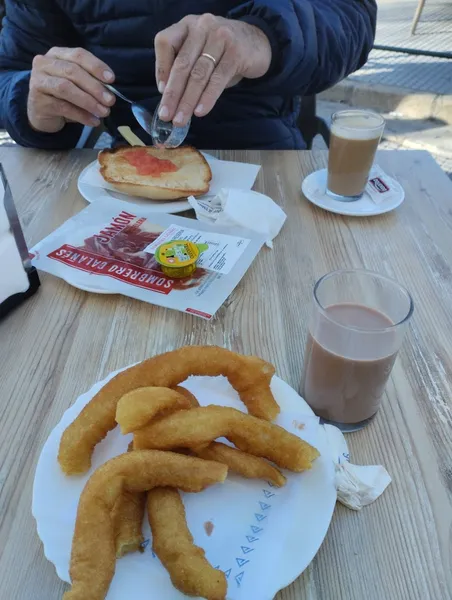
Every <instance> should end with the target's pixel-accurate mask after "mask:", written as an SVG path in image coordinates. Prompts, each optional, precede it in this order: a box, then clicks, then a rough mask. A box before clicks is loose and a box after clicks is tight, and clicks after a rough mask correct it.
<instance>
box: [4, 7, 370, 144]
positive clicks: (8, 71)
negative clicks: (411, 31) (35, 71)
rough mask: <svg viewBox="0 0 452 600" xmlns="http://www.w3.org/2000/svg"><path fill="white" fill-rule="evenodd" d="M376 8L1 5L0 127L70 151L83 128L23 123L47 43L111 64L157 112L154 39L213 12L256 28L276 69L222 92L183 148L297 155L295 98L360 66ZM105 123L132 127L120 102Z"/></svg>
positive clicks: (120, 81) (122, 86) (21, 138)
mask: <svg viewBox="0 0 452 600" xmlns="http://www.w3.org/2000/svg"><path fill="white" fill-rule="evenodd" d="M376 10H377V9H376V3H375V0H249V1H243V0H6V18H5V20H4V23H3V30H2V33H1V43H0V111H1V112H0V121H1V122H3V124H4V127H5V128H6V129H7V130H8V132H9V133H10V135H11V136H12V137H13V138H14V139H15V140H16V141H17V142H18V143H19V144H22V145H23V146H30V147H39V148H52V149H58V148H71V147H73V146H75V145H76V143H77V141H78V139H79V136H80V134H81V130H82V127H81V126H80V125H77V124H68V125H66V126H65V127H64V129H63V130H62V131H60V132H59V133H56V134H43V133H38V132H36V131H33V130H32V129H31V128H30V126H29V125H28V120H27V113H26V105H27V95H28V86H29V77H30V68H31V63H32V59H33V57H34V56H35V55H36V54H45V53H46V52H47V51H48V50H49V49H50V48H51V47H53V46H64V47H75V46H81V47H83V48H86V49H87V50H89V51H90V52H92V53H93V54H95V55H96V56H98V57H99V58H100V59H102V60H103V61H105V62H106V63H107V64H108V65H110V67H111V68H112V69H113V71H114V72H115V74H116V85H117V87H118V88H119V90H120V91H122V92H123V93H124V94H126V95H127V96H129V97H131V98H134V99H136V100H138V101H141V102H143V103H144V104H146V105H148V106H149V107H150V108H151V109H154V108H155V106H156V105H157V103H158V100H159V94H158V91H157V88H156V82H155V76H154V61H155V55H154V49H153V43H154V36H155V35H156V34H157V33H158V32H159V31H160V30H162V29H165V28H166V27H168V26H169V25H171V24H173V23H176V22H178V21H179V20H180V19H182V18H183V17H184V16H186V15H188V14H203V13H207V12H210V13H213V14H215V15H218V16H224V17H228V18H231V19H240V20H243V21H246V22H248V23H251V24H253V25H256V26H257V27H260V28H261V29H262V30H263V31H264V32H265V33H266V35H267V36H268V38H269V39H270V42H271V46H272V50H273V61H272V67H271V69H270V71H269V73H268V74H267V75H266V76H264V77H263V78H261V79H256V80H243V81H242V82H241V83H240V84H238V85H237V86H235V87H233V88H230V89H228V90H226V91H225V92H224V93H223V95H222V97H221V98H220V100H219V101H218V103H217V105H216V106H215V108H214V110H213V111H212V112H211V114H210V115H208V116H206V117H204V118H200V119H196V118H195V119H193V122H192V126H191V130H190V136H189V139H188V142H189V143H192V144H193V145H195V146H197V147H198V148H212V149H213V148H303V146H304V144H303V140H302V138H301V135H300V133H299V130H298V129H297V125H296V118H297V112H298V104H299V103H298V97H299V96H303V95H311V94H316V93H318V92H320V91H322V90H324V89H325V88H328V87H329V86H331V85H333V84H334V83H336V82H337V81H339V80H340V79H342V78H343V77H345V76H346V75H347V74H349V73H351V72H352V71H354V70H356V69H358V68H359V67H360V66H362V65H363V64H364V63H365V61H366V59H367V55H368V52H369V50H370V48H371V47H372V43H373V38H374V30H375V21H376ZM106 125H107V127H108V129H109V130H110V132H111V133H112V134H113V135H117V131H116V128H117V126H119V125H130V126H131V127H132V128H135V130H137V129H136V123H135V122H134V120H133V117H132V116H131V114H130V110H129V109H128V108H127V106H126V105H124V103H123V102H119V101H118V102H117V103H116V105H115V107H114V108H113V110H112V113H111V116H110V117H109V118H108V119H107V120H106ZM140 136H141V137H143V138H144V134H143V133H142V132H140ZM148 141H149V140H148Z"/></svg>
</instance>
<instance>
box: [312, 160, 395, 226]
mask: <svg viewBox="0 0 452 600" xmlns="http://www.w3.org/2000/svg"><path fill="white" fill-rule="evenodd" d="M326 180H327V170H326V169H321V170H320V171H315V173H311V174H310V175H308V176H307V177H306V178H305V179H304V181H303V183H302V186H301V189H302V192H303V194H304V195H305V197H306V198H307V199H308V200H309V202H311V203H312V204H315V205H316V206H318V207H320V208H323V209H324V210H328V211H329V212H332V213H336V214H338V215H347V216H349V217H372V216H374V215H383V214H384V213H387V212H390V211H391V210H394V209H395V208H397V207H398V206H400V205H401V204H402V202H403V201H404V200H405V191H404V189H403V187H402V186H401V185H400V184H399V183H398V182H396V181H395V182H394V185H395V188H396V191H397V192H398V194H397V196H396V197H395V198H394V199H393V200H387V201H384V202H382V203H381V204H375V202H373V201H372V199H371V198H370V197H369V196H368V195H367V194H364V196H363V197H362V198H361V199H360V200H356V201H354V202H341V201H340V200H334V198H331V196H328V195H327V193H326Z"/></svg>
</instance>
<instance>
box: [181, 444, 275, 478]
mask: <svg viewBox="0 0 452 600" xmlns="http://www.w3.org/2000/svg"><path fill="white" fill-rule="evenodd" d="M192 452H193V453H194V454H195V455H196V456H199V458H204V459H205V460H214V461H216V462H220V463H222V464H223V465H226V466H227V467H228V471H229V472H231V473H235V474H236V475H241V476H242V477H245V478H246V479H263V480H264V481H270V483H272V484H273V485H275V486H276V487H282V486H283V485H285V483H286V478H285V477H284V475H283V474H282V473H281V471H278V469H276V468H275V467H274V466H273V465H271V464H269V463H268V462H267V461H266V460H265V459H263V458H260V457H259V456H253V455H252V454H248V453H246V452H242V451H241V450H238V449H237V448H231V446H227V445H226V444H222V443H221V442H212V443H211V444H209V445H208V446H198V447H197V448H192Z"/></svg>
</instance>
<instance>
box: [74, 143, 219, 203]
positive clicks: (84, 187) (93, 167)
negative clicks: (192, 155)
mask: <svg viewBox="0 0 452 600" xmlns="http://www.w3.org/2000/svg"><path fill="white" fill-rule="evenodd" d="M203 155H204V156H205V158H206V160H207V161H208V162H210V161H213V160H217V159H216V157H215V156H212V155H211V154H206V153H205V152H203ZM85 176H89V177H91V178H93V180H98V181H99V184H102V182H103V180H102V177H101V175H100V173H99V163H98V162H97V160H94V161H93V162H92V163H90V164H89V165H88V166H86V167H85V168H84V169H83V171H82V172H81V173H80V175H79V178H78V181H77V188H78V191H79V192H80V194H81V195H82V196H83V198H85V200H86V201H87V202H89V203H90V204H91V202H96V200H98V199H99V198H102V197H105V195H107V196H111V197H112V198H116V199H117V200H123V201H124V202H131V203H132V204H138V205H145V206H147V207H149V206H152V210H153V211H154V212H156V213H167V214H176V213H180V212H184V211H185V210H190V209H191V206H190V204H189V202H188V200H174V201H172V202H157V201H154V200H149V198H139V197H137V196H128V195H127V194H121V193H120V192H117V191H115V190H113V189H109V188H108V187H101V186H100V185H90V184H89V183H85V182H84V181H83V178H84V177H85Z"/></svg>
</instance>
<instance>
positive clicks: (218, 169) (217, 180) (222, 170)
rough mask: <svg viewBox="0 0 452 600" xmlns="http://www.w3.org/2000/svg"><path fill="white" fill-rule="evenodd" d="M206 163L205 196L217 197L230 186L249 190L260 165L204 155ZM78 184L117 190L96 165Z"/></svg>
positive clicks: (87, 171)
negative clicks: (208, 171) (208, 179)
mask: <svg viewBox="0 0 452 600" xmlns="http://www.w3.org/2000/svg"><path fill="white" fill-rule="evenodd" d="M205 158H206V159H207V162H208V163H209V165H210V168H211V170H212V181H211V183H210V190H209V192H208V194H206V196H212V195H217V194H219V193H220V190H221V189H222V188H225V187H229V186H230V185H231V181H233V182H234V187H236V188H241V189H243V190H250V189H251V188H252V187H253V185H254V182H255V181H256V177H257V174H258V173H259V170H260V165H251V164H247V163H240V162H232V161H227V160H218V159H216V158H214V157H212V156H209V155H205ZM80 183H85V184H88V185H92V186H94V187H99V188H102V189H104V190H110V191H114V192H117V191H118V190H117V189H116V188H115V187H114V186H112V185H110V184H109V183H107V182H106V181H105V180H104V178H103V177H102V175H101V174H100V171H99V165H98V163H97V164H95V166H94V165H93V168H91V169H87V170H86V171H85V172H84V173H83V175H82V176H81V178H80Z"/></svg>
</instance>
